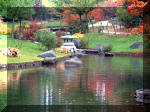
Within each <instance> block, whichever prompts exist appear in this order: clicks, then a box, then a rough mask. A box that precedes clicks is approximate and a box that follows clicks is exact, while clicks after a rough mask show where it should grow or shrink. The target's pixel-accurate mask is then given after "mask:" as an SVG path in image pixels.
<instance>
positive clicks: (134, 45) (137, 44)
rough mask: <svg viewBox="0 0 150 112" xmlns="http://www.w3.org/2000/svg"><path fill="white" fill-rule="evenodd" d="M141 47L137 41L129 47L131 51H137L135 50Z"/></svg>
mask: <svg viewBox="0 0 150 112" xmlns="http://www.w3.org/2000/svg"><path fill="white" fill-rule="evenodd" d="M141 45H142V42H141V41H137V42H135V43H134V44H132V45H131V46H130V48H131V49H137V48H140V47H141Z"/></svg>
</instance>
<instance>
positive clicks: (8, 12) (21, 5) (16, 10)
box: [0, 0, 34, 38]
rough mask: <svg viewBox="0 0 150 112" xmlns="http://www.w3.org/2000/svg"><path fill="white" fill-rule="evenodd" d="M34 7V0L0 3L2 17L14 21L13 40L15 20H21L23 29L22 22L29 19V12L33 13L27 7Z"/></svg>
mask: <svg viewBox="0 0 150 112" xmlns="http://www.w3.org/2000/svg"><path fill="white" fill-rule="evenodd" d="M33 5H34V1H33V0H1V1H0V15H2V16H3V17H4V18H8V19H11V20H12V38H14V26H15V20H20V28H21V20H22V19H23V18H25V17H27V15H29V12H30V13H31V11H29V10H28V9H29V8H27V7H33ZM25 8H26V9H25ZM20 30H21V29H20Z"/></svg>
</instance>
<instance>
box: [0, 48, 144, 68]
mask: <svg viewBox="0 0 150 112" xmlns="http://www.w3.org/2000/svg"><path fill="white" fill-rule="evenodd" d="M86 51H87V52H88V53H89V54H98V50H96V49H86ZM113 54H114V56H132V57H142V56H143V54H140V55H138V56H135V54H134V53H115V52H113ZM68 58H70V56H65V57H61V58H56V63H58V62H60V61H64V60H66V59H68ZM42 65H44V61H35V62H25V63H14V64H0V70H10V69H21V68H31V67H40V66H42Z"/></svg>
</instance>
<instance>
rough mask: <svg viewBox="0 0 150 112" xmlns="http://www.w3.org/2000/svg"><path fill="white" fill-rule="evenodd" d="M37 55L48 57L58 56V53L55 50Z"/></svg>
mask: <svg viewBox="0 0 150 112" xmlns="http://www.w3.org/2000/svg"><path fill="white" fill-rule="evenodd" d="M37 57H41V58H46V57H56V54H55V52H54V51H53V50H50V51H46V52H43V53H42V54H40V55H38V56H37Z"/></svg>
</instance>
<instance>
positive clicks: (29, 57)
mask: <svg viewBox="0 0 150 112" xmlns="http://www.w3.org/2000/svg"><path fill="white" fill-rule="evenodd" d="M1 38H2V40H1V41H0V48H6V47H12V48H16V45H19V44H20V45H19V46H20V52H21V54H22V57H6V56H0V64H6V63H23V62H33V61H40V60H43V58H39V57H37V55H39V54H41V53H42V52H44V50H40V46H39V45H38V44H34V43H32V42H27V41H23V40H16V39H12V38H7V36H6V35H3V36H1ZM21 44H22V45H21ZM56 56H57V57H64V56H67V54H62V53H56Z"/></svg>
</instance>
